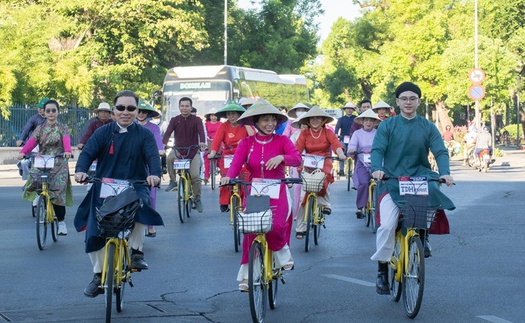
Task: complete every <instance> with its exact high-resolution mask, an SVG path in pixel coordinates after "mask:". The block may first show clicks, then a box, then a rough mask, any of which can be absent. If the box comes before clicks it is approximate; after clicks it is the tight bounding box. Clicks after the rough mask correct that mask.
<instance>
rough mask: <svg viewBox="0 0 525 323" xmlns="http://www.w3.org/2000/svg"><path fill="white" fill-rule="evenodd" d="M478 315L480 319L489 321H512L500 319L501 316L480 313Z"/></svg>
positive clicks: (507, 322) (493, 322)
mask: <svg viewBox="0 0 525 323" xmlns="http://www.w3.org/2000/svg"><path fill="white" fill-rule="evenodd" d="M478 317H479V318H480V319H482V320H485V321H489V322H492V323H512V322H511V321H507V320H505V319H502V318H501V317H497V316H493V315H480V316H478Z"/></svg>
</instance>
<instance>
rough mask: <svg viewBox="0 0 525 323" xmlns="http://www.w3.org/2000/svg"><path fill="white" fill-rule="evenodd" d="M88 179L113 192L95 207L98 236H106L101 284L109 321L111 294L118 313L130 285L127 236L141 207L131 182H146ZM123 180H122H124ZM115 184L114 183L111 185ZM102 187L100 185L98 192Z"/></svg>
mask: <svg viewBox="0 0 525 323" xmlns="http://www.w3.org/2000/svg"><path fill="white" fill-rule="evenodd" d="M86 182H88V183H94V182H102V183H103V184H102V185H104V184H107V186H106V187H107V188H109V191H110V193H112V194H114V195H112V196H108V197H106V198H105V199H104V202H103V204H102V206H101V207H100V208H99V209H98V210H97V212H96V217H97V223H98V227H99V229H100V232H101V236H102V237H105V238H106V244H105V249H104V264H103V267H102V277H101V282H100V286H101V287H102V288H103V289H104V296H105V304H106V322H111V313H112V305H113V301H112V298H113V294H115V304H116V310H117V312H118V313H120V312H122V309H123V307H124V291H125V287H126V283H129V285H130V287H133V281H132V279H131V273H132V272H133V271H140V270H132V269H131V255H130V251H129V247H128V243H127V239H128V237H129V235H130V234H131V231H132V229H133V225H134V223H135V220H134V217H135V214H136V213H137V211H138V210H139V209H140V208H141V207H142V201H141V200H140V199H139V197H138V195H137V193H136V191H135V189H134V188H133V186H132V185H133V184H139V185H148V184H147V182H146V181H143V180H141V181H131V180H126V181H122V182H121V181H119V183H118V186H116V185H115V184H113V183H115V182H116V180H115V182H114V181H113V180H111V179H102V180H101V179H98V178H88V179H87V180H86ZM124 182H125V183H124ZM114 185H115V186H114ZM103 189H104V188H101V192H102V191H103Z"/></svg>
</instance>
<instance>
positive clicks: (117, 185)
mask: <svg viewBox="0 0 525 323" xmlns="http://www.w3.org/2000/svg"><path fill="white" fill-rule="evenodd" d="M130 186H131V184H130V183H129V182H128V181H126V180H124V179H114V178H106V177H104V178H102V185H101V187H100V198H103V199H104V198H106V197H108V196H115V195H118V194H120V192H122V191H123V190H124V189H125V188H128V187H130Z"/></svg>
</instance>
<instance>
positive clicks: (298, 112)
mask: <svg viewBox="0 0 525 323" xmlns="http://www.w3.org/2000/svg"><path fill="white" fill-rule="evenodd" d="M308 110H310V107H309V106H307V105H306V104H303V103H297V104H296V105H294V107H293V108H291V109H290V110H289V111H288V113H287V114H288V117H290V118H292V119H295V120H297V119H299V118H300V117H301V116H302V115H304V114H305V113H306V112H308ZM297 131H299V128H295V127H293V126H292V122H288V123H287V124H286V128H285V129H284V132H283V135H284V136H286V137H288V138H290V139H291V136H292V135H293V134H294V133H296V132H297Z"/></svg>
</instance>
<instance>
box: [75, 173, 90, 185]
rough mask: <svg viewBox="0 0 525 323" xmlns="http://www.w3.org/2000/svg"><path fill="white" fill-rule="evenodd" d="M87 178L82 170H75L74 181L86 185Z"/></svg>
mask: <svg viewBox="0 0 525 323" xmlns="http://www.w3.org/2000/svg"><path fill="white" fill-rule="evenodd" d="M87 178H88V174H86V173H84V172H77V173H75V182H77V183H81V184H84V185H87V182H86V179H87Z"/></svg>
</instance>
